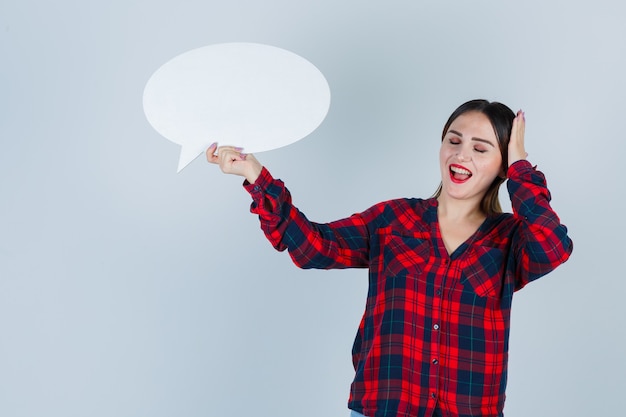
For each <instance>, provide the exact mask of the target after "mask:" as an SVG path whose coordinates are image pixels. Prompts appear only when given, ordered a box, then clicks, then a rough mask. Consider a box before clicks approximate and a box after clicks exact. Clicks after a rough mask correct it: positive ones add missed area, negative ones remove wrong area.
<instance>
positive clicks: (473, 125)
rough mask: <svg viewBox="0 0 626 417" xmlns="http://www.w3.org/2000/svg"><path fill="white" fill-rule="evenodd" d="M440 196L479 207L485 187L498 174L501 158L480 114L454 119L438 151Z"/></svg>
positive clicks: (493, 137)
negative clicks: (465, 201)
mask: <svg viewBox="0 0 626 417" xmlns="http://www.w3.org/2000/svg"><path fill="white" fill-rule="evenodd" d="M439 164H440V167H441V180H442V194H443V195H445V196H446V197H451V198H452V199H457V200H475V201H476V203H477V204H480V201H481V200H482V198H483V196H484V195H485V193H486V192H487V190H488V189H489V186H490V185H491V183H492V182H493V180H494V179H495V178H496V177H497V176H498V175H504V173H503V172H502V168H501V165H502V155H501V154H500V145H499V144H498V139H497V138H496V133H495V131H494V130H493V126H492V125H491V122H490V121H489V119H488V118H487V116H485V115H484V114H483V113H480V112H475V111H472V112H467V113H464V114H462V115H460V116H459V117H457V118H456V119H455V120H454V121H453V122H452V124H451V125H450V127H449V128H448V131H447V132H446V134H445V136H444V137H443V141H442V142H441V150H440V151H439Z"/></svg>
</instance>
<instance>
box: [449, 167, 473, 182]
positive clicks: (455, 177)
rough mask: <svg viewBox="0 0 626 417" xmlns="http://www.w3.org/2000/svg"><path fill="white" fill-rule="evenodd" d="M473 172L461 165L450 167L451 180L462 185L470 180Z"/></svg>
mask: <svg viewBox="0 0 626 417" xmlns="http://www.w3.org/2000/svg"><path fill="white" fill-rule="evenodd" d="M471 176H472V172H471V171H470V170H469V169H467V168H463V167H462V166H460V165H450V178H451V179H452V181H453V182H456V183H462V182H465V181H467V180H468V179H470V177H471Z"/></svg>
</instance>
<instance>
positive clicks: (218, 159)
mask: <svg viewBox="0 0 626 417" xmlns="http://www.w3.org/2000/svg"><path fill="white" fill-rule="evenodd" d="M242 150H243V149H242V148H238V147H234V146H218V145H217V143H213V144H211V146H209V147H208V148H207V150H206V159H207V161H208V162H209V163H211V164H216V165H219V167H220V169H221V170H222V172H224V173H225V174H236V175H243V173H244V171H243V170H244V168H245V166H243V165H242V163H243V162H245V161H246V158H247V157H248V156H249V155H246V154H244V153H242ZM250 157H251V158H253V157H252V156H251V155H250Z"/></svg>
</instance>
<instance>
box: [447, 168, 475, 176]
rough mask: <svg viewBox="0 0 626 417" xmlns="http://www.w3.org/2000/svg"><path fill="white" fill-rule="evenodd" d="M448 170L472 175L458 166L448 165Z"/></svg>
mask: <svg viewBox="0 0 626 417" xmlns="http://www.w3.org/2000/svg"><path fill="white" fill-rule="evenodd" d="M450 170H451V171H452V172H454V173H457V174H461V175H472V173H471V172H469V171H468V170H467V169H463V168H459V167H450Z"/></svg>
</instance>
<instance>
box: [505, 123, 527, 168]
mask: <svg viewBox="0 0 626 417" xmlns="http://www.w3.org/2000/svg"><path fill="white" fill-rule="evenodd" d="M525 128H526V117H525V116H524V112H523V111H521V110H519V111H518V112H517V116H515V119H513V128H512V129H511V140H510V141H509V166H511V165H513V163H515V162H517V161H519V160H522V159H526V157H527V156H528V153H526V149H525V148H524V129H525Z"/></svg>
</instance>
